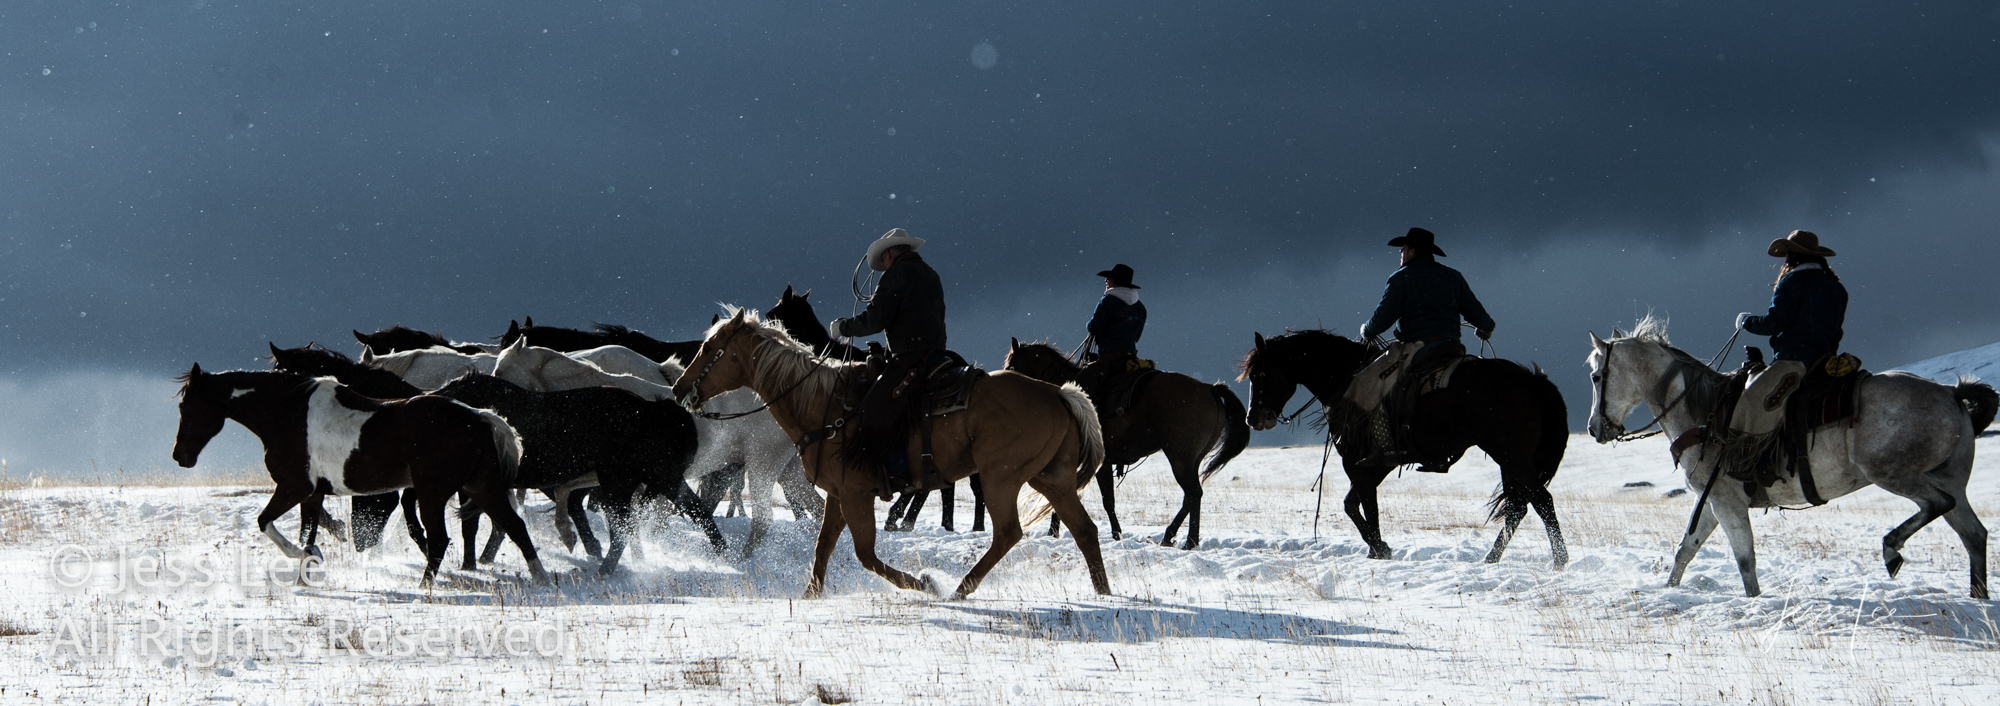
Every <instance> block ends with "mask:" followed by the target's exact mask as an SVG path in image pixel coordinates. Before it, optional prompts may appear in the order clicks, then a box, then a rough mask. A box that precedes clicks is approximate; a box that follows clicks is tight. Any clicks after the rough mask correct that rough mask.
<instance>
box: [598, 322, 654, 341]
mask: <svg viewBox="0 0 2000 706" xmlns="http://www.w3.org/2000/svg"><path fill="white" fill-rule="evenodd" d="M590 327H591V328H593V329H596V330H597V332H598V333H599V334H602V335H604V336H606V337H618V338H623V337H626V336H637V337H639V338H643V339H646V340H648V341H658V340H659V339H657V338H653V337H652V336H648V335H646V334H643V333H639V332H638V331H634V330H632V329H630V328H626V327H624V326H621V325H618V324H600V323H597V322H595V321H592V322H590Z"/></svg>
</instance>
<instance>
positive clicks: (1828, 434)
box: [1588, 316, 2000, 598]
mask: <svg viewBox="0 0 2000 706" xmlns="http://www.w3.org/2000/svg"><path fill="white" fill-rule="evenodd" d="M1590 346H1591V350H1590V358H1589V362H1590V381H1591V384H1592V388H1593V394H1592V399H1591V402H1590V422H1589V424H1588V427H1589V430H1590V435H1591V436H1592V437H1593V438H1595V439H1597V443H1600V444H1603V443H1609V442H1611V441H1613V440H1615V439H1617V438H1618V437H1619V436H1620V435H1622V434H1624V432H1625V426H1624V419H1625V417H1626V416H1628V415H1630V414H1631V413H1632V411H1633V410H1635V409H1638V407H1639V404H1640V403H1642V402H1643V403H1645V404H1647V405H1650V406H1651V407H1652V409H1653V411H1654V413H1656V414H1657V413H1659V412H1660V411H1662V410H1665V411H1666V412H1667V415H1666V417H1665V418H1664V419H1662V420H1661V422H1660V426H1661V428H1663V429H1665V430H1666V435H1667V436H1668V438H1673V439H1680V438H1682V435H1683V434H1686V433H1687V432H1688V431H1689V430H1692V429H1695V428H1696V427H1699V426H1701V425H1702V424H1703V421H1704V420H1705V419H1707V418H1709V417H1710V416H1711V415H1712V414H1713V413H1714V412H1715V411H1716V410H1717V409H1718V407H1717V405H1718V404H1720V403H1721V401H1722V397H1723V393H1724V390H1723V383H1724V377H1723V375H1722V374H1721V373H1718V372H1716V371H1714V370H1712V369H1710V368H1709V367H1708V366H1707V365H1705V364H1703V363H1702V362H1701V361H1700V360H1697V359H1695V358H1694V356H1691V355H1688V354H1687V353H1684V352H1682V351H1681V350H1680V349H1678V348H1675V347H1673V346H1672V345H1670V344H1668V342H1667V323H1666V321H1665V320H1663V319H1655V318H1653V317H1651V316H1648V317H1646V318H1644V319H1640V320H1639V323H1638V325H1637V326H1635V327H1633V330H1632V333H1631V334H1629V335H1621V334H1619V333H1616V332H1614V333H1613V334H1612V338H1611V340H1608V341H1607V340H1602V339H1599V338H1598V337H1597V334H1594V333H1593V334H1591V335H1590ZM1860 386H1861V387H1860V390H1859V391H1858V393H1857V394H1858V395H1859V396H1860V399H1859V401H1858V403H1857V405H1856V408H1857V409H1856V411H1855V416H1854V417H1853V418H1852V420H1851V422H1843V423H1841V424H1839V425H1833V426H1828V427H1822V428H1820V429H1817V430H1814V431H1813V432H1812V438H1811V440H1810V441H1808V442H1807V447H1808V448H1810V449H1811V451H1810V452H1809V454H1810V455H1809V456H1808V460H1809V461H1810V464H1809V466H1808V471H1807V472H1809V473H1811V474H1812V480H1813V484H1814V486H1816V487H1815V489H1816V490H1817V491H1818V494H1819V496H1820V497H1821V498H1823V499H1832V498H1837V497H1840V496H1842V495H1846V494H1848V493H1852V492H1854V491H1856V490H1860V489H1862V488H1865V487H1867V486H1869V485H1871V484H1872V485H1876V486H1880V487H1881V488H1882V489H1883V490H1887V491H1889V492H1891V493H1895V494H1897V495H1901V496H1903V497H1906V498H1909V499H1910V500H1912V501H1915V502H1916V503H1917V514H1916V515H1914V516H1912V517H1910V519H1908V520H1906V521H1904V522H1903V524H1901V525H1898V526H1897V527H1896V528H1895V529H1893V530H1890V531H1889V534H1888V535H1886V536H1884V537H1882V560H1883V562H1884V563H1885V564H1886V565H1887V567H1888V569H1889V577H1890V578H1895V576H1896V572H1897V570H1899V569H1901V568H1903V554H1902V549H1903V542H1904V541H1906V540H1908V539H1909V538H1910V535H1913V534H1916V533H1917V530H1920V529H1923V527H1924V525H1926V524H1929V523H1930V521H1931V520H1935V519H1937V518H1939V517H1943V518H1944V519H1945V522H1947V523H1950V524H1951V528H1952V529H1954V530H1957V531H1958V539H1959V541H1960V542H1963V543H1964V544H1965V553H1966V555H1967V556H1968V557H1970V558H1971V560H1972V561H1971V563H1972V597H1973V598H1986V597H1987V591H1986V526H1985V525H1983V524H1980V522H1979V517H1978V516H1977V515H1975V514H1973V511H1972V504H1971V503H1969V502H1966V497H1965V484H1966V480H1967V478H1969V477H1970V476H1971V474H1972V453H1973V443H1972V441H1973V438H1974V437H1976V436H1978V435H1979V431H1980V430H1981V429H1984V428H1986V425H1987V424H1990V423H1992V421H1993V414H1994V409H1995V404H1996V403H2000V396H1996V394H1995V392H1994V390H1993V388H1992V387H1991V386H1989V385H1986V384H1985V383H1980V382H1974V381H1970V380H1962V381H1960V382H1959V383H1958V385H1957V386H1956V387H1948V386H1945V385H1940V384H1938V383H1935V382H1932V381H1930V380H1926V379H1924V378H1921V377H1918V376H1915V375H1911V374H1909V373H1902V372H1893V371H1892V372H1889V373H1884V374H1881V375H1874V376H1870V377H1868V378H1866V379H1864V380H1862V381H1861V383H1860ZM1728 413H1729V410H1721V414H1722V415H1724V416H1723V417H1722V418H1723V419H1727V418H1728V417H1727V415H1728ZM1723 455H1724V453H1723V452H1722V451H1721V450H1720V449H1718V448H1717V447H1715V446H1711V445H1708V444H1696V445H1695V446H1693V447H1690V448H1688V449H1687V451H1686V452H1684V453H1683V455H1682V456H1681V458H1680V461H1679V463H1680V466H1681V469H1682V472H1683V473H1685V474H1686V475H1687V483H1688V487H1689V488H1703V489H1705V490H1706V491H1707V495H1708V499H1707V501H1706V502H1705V503H1704V504H1703V505H1702V507H1701V510H1700V512H1701V515H1700V517H1699V518H1698V519H1697V520H1696V521H1695V523H1694V526H1693V527H1691V528H1689V532H1688V534H1687V535H1686V536H1685V537H1683V538H1682V539H1681V546H1680V551H1679V552H1677V553H1675V554H1674V568H1673V572H1672V573H1671V574H1669V575H1668V576H1667V585H1668V586H1677V585H1679V584H1680V582H1681V574H1682V573H1683V572H1685V571H1686V570H1687V566H1688V562H1689V561H1692V560H1693V559H1694V555H1695V552H1696V551H1698V550H1700V549H1701V545H1702V542H1704V541H1706V540H1707V539H1708V535H1709V533H1710V532H1713V531H1715V526H1716V525H1718V524H1720V525H1722V529H1723V531H1724V532H1726V533H1728V535H1729V547H1730V549H1732V550H1734V551H1735V554H1736V569H1737V571H1738V572H1740V573H1741V574H1742V576H1743V592H1744V594H1746V595H1751V596H1755V595H1758V594H1759V593H1760V592H1761V590H1760V589H1759V588H1758V586H1757V549H1756V545H1755V542H1754V538H1753V537H1752V535H1751V532H1750V508H1753V507H1779V506H1786V505H1790V506H1800V505H1804V504H1806V503H1807V502H1808V499H1807V495H1806V492H1805V490H1804V488H1803V486H1801V484H1800V482H1799V479H1798V478H1797V477H1796V476H1792V477H1785V478H1781V479H1780V480H1779V481H1778V482H1777V483H1774V484H1772V485H1771V486H1770V487H1769V488H1765V489H1764V493H1763V497H1758V498H1753V496H1752V495H1751V494H1750V492H1749V491H1748V489H1747V488H1745V484H1744V483H1733V482H1732V483H1713V484H1712V485H1711V477H1712V476H1713V475H1714V474H1715V473H1716V467H1717V466H1718V465H1719V463H1718V462H1719V461H1720V459H1721V457H1722V456H1723Z"/></svg>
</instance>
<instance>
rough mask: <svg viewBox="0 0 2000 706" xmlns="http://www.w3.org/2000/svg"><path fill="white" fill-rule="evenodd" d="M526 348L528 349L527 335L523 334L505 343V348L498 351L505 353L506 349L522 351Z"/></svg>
mask: <svg viewBox="0 0 2000 706" xmlns="http://www.w3.org/2000/svg"><path fill="white" fill-rule="evenodd" d="M527 349H528V339H527V337H525V336H524V337H521V338H516V339H514V342H513V343H509V344H507V348H506V349H504V350H502V351H500V352H502V353H506V352H508V351H524V350H527Z"/></svg>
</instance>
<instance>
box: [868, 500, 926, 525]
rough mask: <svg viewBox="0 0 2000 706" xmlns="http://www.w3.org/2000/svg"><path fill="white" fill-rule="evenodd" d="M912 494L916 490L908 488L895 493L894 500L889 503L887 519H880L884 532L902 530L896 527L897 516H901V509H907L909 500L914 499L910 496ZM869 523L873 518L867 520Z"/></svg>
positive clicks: (872, 521) (871, 522)
mask: <svg viewBox="0 0 2000 706" xmlns="http://www.w3.org/2000/svg"><path fill="white" fill-rule="evenodd" d="M914 495H916V491H910V490H905V491H903V492H902V493H899V494H897V495H896V501H895V502H892V503H889V517H888V519H885V520H883V521H882V531H884V532H900V531H902V530H899V529H896V525H897V518H900V517H902V516H903V511H905V510H908V509H909V507H910V501H911V500H913V499H915V498H913V497H912V496H914ZM869 523H870V524H873V523H874V520H872V519H871V520H869Z"/></svg>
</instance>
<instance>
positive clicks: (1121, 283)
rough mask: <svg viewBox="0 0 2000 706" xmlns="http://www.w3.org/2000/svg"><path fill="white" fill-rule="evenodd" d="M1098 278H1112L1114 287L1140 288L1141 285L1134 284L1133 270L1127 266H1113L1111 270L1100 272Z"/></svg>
mask: <svg viewBox="0 0 2000 706" xmlns="http://www.w3.org/2000/svg"><path fill="white" fill-rule="evenodd" d="M1097 276H1099V277H1108V278H1110V279H1111V284H1112V285H1113V286H1117V287H1129V288H1132V289H1138V288H1139V285H1136V284H1133V283H1132V268H1131V267H1129V266H1126V265H1122V264H1120V265H1112V266H1111V269H1108V270H1105V271H1103V272H1099V273H1097Z"/></svg>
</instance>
